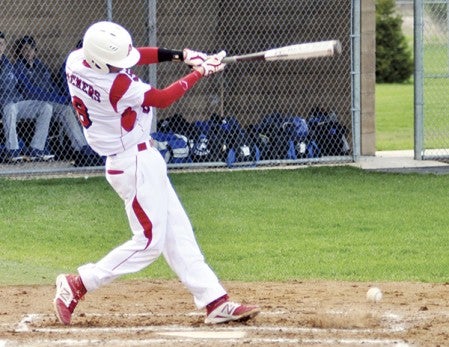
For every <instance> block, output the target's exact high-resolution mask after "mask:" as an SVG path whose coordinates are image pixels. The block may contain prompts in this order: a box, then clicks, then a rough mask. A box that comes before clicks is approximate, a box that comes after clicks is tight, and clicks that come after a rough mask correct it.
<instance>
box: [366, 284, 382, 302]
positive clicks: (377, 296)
mask: <svg viewBox="0 0 449 347" xmlns="http://www.w3.org/2000/svg"><path fill="white" fill-rule="evenodd" d="M366 299H367V300H368V301H371V302H379V301H380V300H382V291H381V290H380V289H379V288H377V287H372V288H370V289H369V290H368V292H367V293H366Z"/></svg>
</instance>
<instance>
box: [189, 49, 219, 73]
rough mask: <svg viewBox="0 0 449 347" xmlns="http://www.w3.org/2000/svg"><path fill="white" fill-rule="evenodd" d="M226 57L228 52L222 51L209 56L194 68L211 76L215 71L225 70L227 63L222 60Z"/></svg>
mask: <svg viewBox="0 0 449 347" xmlns="http://www.w3.org/2000/svg"><path fill="white" fill-rule="evenodd" d="M224 57H226V52H225V51H221V52H219V53H217V54H214V55H211V56H209V57H208V58H207V59H206V60H205V61H204V63H202V64H201V65H200V66H194V67H193V69H194V70H197V71H199V72H200V73H201V74H202V75H203V76H210V75H212V74H214V73H217V72H220V71H223V70H224V68H225V65H226V64H223V63H222V62H221V61H222V60H223V58H224Z"/></svg>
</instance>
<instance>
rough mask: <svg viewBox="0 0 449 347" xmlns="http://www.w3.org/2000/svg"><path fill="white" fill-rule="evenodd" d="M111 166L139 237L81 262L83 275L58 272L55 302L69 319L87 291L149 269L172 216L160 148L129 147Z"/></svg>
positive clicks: (60, 313) (111, 174) (63, 319)
mask: <svg viewBox="0 0 449 347" xmlns="http://www.w3.org/2000/svg"><path fill="white" fill-rule="evenodd" d="M106 172H107V175H106V177H107V180H108V182H109V183H110V184H111V186H112V187H113V188H114V190H115V191H116V192H117V193H118V195H119V196H120V197H121V198H122V199H123V201H124V203H125V209H126V213H127V216H128V220H129V224H130V227H131V229H132V232H133V237H132V239H131V240H129V241H127V242H125V243H124V244H122V245H120V246H118V247H116V248H115V249H113V250H112V251H111V252H109V253H108V254H107V255H106V256H105V257H104V258H102V259H101V260H99V261H98V262H97V263H90V264H86V265H83V266H81V267H79V268H78V273H79V276H75V275H60V276H58V278H57V281H56V285H57V293H56V297H55V300H54V303H55V311H56V315H57V317H58V319H59V320H60V321H61V322H62V323H63V324H70V320H71V315H72V313H73V310H74V308H75V307H76V305H77V303H78V301H79V299H80V298H81V297H82V296H83V295H84V294H85V293H86V292H88V291H93V290H95V289H97V288H98V287H100V286H102V285H104V284H106V283H109V282H111V281H113V280H114V279H115V278H117V277H118V276H120V275H123V274H129V273H133V272H136V271H139V270H141V269H143V268H144V267H146V266H148V265H149V264H151V263H152V262H153V261H154V260H155V259H157V257H158V256H159V255H160V254H161V252H162V248H163V244H164V240H165V229H166V220H167V198H166V196H167V194H166V192H165V189H166V188H165V187H166V181H167V178H166V168H165V162H164V160H163V159H162V157H161V156H160V154H159V152H157V150H155V152H150V151H145V152H141V153H139V155H138V156H137V157H136V156H135V154H133V155H128V156H127V155H126V153H125V154H124V155H118V156H117V157H114V158H112V157H108V159H107V162H106ZM64 293H67V294H66V295H64Z"/></svg>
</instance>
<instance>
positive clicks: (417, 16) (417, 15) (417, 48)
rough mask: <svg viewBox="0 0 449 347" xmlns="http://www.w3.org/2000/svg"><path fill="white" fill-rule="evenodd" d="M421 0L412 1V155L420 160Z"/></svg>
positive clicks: (421, 95) (421, 102) (421, 125)
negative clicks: (413, 68) (413, 64)
mask: <svg viewBox="0 0 449 347" xmlns="http://www.w3.org/2000/svg"><path fill="white" fill-rule="evenodd" d="M423 6H424V5H423V0H415V3H414V48H413V49H414V59H415V76H414V81H415V82H414V120H415V126H414V131H415V135H414V136H415V141H414V143H415V144H414V152H415V153H414V157H415V160H421V159H422V154H423V132H424V122H423V117H424V114H423V91H424V90H423V77H424V76H423V74H424V66H423V13H424V12H423Z"/></svg>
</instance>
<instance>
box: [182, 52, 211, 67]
mask: <svg viewBox="0 0 449 347" xmlns="http://www.w3.org/2000/svg"><path fill="white" fill-rule="evenodd" d="M182 52H183V54H184V63H186V64H187V65H189V66H191V67H194V66H201V64H203V63H204V62H205V61H206V59H207V58H208V56H207V54H205V53H202V52H196V51H192V50H191V49H188V48H185V49H184V50H183V51H182Z"/></svg>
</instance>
